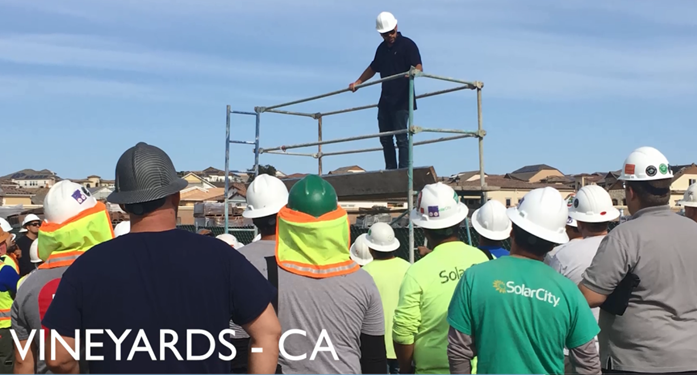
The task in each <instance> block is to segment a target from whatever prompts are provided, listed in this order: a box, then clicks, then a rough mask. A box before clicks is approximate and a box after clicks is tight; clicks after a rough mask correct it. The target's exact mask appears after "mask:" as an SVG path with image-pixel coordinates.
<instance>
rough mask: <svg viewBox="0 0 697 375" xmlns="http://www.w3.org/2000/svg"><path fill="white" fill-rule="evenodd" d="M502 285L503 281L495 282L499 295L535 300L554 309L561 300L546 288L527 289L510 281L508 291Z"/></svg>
mask: <svg viewBox="0 0 697 375" xmlns="http://www.w3.org/2000/svg"><path fill="white" fill-rule="evenodd" d="M502 284H503V282H502V281H501V280H496V281H494V288H495V289H496V290H497V291H498V292H499V293H512V294H517V295H521V296H523V297H528V298H535V299H537V300H540V301H545V302H548V303H550V304H552V305H554V307H557V305H558V304H559V300H560V299H561V298H559V297H557V296H555V295H554V294H552V293H551V292H549V291H547V290H546V289H544V288H539V289H532V288H528V287H526V286H525V284H522V285H516V284H515V283H514V282H513V281H509V282H507V283H506V289H504V288H503V285H502Z"/></svg>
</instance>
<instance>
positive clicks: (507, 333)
mask: <svg viewBox="0 0 697 375" xmlns="http://www.w3.org/2000/svg"><path fill="white" fill-rule="evenodd" d="M449 323H450V324H451V325H452V326H453V327H454V328H455V329H457V330H458V331H460V332H463V333H465V334H468V335H470V336H473V337H475V338H476V339H475V343H476V348H477V360H478V361H477V372H479V373H483V374H506V373H511V374H518V373H545V374H561V373H563V372H564V354H563V348H564V346H565V345H566V346H568V347H569V348H575V347H578V346H580V345H583V344H586V343H587V342H589V341H591V340H592V339H593V337H594V336H595V335H596V333H597V332H598V329H597V328H598V326H597V324H596V322H595V319H594V318H593V315H592V314H591V312H590V309H589V308H588V305H587V303H586V301H585V299H584V298H583V295H582V294H581V292H580V291H579V290H578V287H577V286H576V285H575V284H574V283H573V282H571V281H570V280H569V279H567V278H565V277H563V276H561V275H560V274H559V273H557V272H556V271H554V270H553V269H552V268H550V267H548V266H546V265H545V264H543V263H542V262H540V261H536V260H532V259H526V258H519V257H514V256H507V257H503V258H500V259H496V260H493V261H490V262H487V263H484V264H480V265H476V266H473V267H472V268H470V269H469V270H467V272H465V275H464V279H463V281H462V283H461V285H460V286H459V288H458V290H457V291H456V292H455V294H454V296H453V302H452V305H451V311H450V316H449Z"/></svg>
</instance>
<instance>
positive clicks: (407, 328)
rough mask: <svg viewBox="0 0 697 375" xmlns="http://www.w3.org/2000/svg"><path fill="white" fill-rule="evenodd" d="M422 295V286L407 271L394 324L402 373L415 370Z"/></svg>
mask: <svg viewBox="0 0 697 375" xmlns="http://www.w3.org/2000/svg"><path fill="white" fill-rule="evenodd" d="M422 293H423V291H422V289H421V286H420V285H419V284H418V283H417V282H416V280H414V278H413V277H412V276H411V275H410V274H409V272H408V271H407V274H406V275H405V276H404V280H403V281H402V286H401V287H400V288H399V303H398V304H397V309H395V312H394V319H393V324H392V340H393V341H394V351H395V354H396V355H397V361H398V362H399V370H400V372H402V373H411V372H412V370H413V366H412V359H413V357H414V336H415V335H416V333H417V331H418V329H419V325H420V324H421V308H420V305H421V294H422Z"/></svg>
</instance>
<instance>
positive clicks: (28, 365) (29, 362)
mask: <svg viewBox="0 0 697 375" xmlns="http://www.w3.org/2000/svg"><path fill="white" fill-rule="evenodd" d="M26 345H27V340H19V346H15V365H14V369H15V372H14V373H15V374H35V372H34V352H33V346H34V345H33V344H31V343H30V344H29V348H28V350H27V355H25V356H24V357H22V353H20V351H19V348H20V347H22V348H24V347H26Z"/></svg>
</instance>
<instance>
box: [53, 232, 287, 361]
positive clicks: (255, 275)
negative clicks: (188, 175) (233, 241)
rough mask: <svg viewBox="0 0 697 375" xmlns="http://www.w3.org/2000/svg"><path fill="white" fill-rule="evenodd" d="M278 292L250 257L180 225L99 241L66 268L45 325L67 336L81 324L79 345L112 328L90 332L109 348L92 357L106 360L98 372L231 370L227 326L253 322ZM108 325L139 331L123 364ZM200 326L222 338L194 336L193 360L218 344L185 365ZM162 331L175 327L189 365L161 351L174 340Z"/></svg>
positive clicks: (128, 341)
mask: <svg viewBox="0 0 697 375" xmlns="http://www.w3.org/2000/svg"><path fill="white" fill-rule="evenodd" d="M275 293H276V290H275V288H274V287H273V286H271V284H269V282H268V281H267V280H266V279H265V278H264V276H262V275H261V274H260V273H259V271H257V269H256V268H254V267H253V266H252V265H251V264H250V263H249V262H248V261H247V260H246V258H245V257H244V256H242V255H241V254H240V253H239V252H237V251H236V250H234V249H233V248H231V247H230V246H229V245H228V244H226V243H225V242H223V241H221V240H219V239H216V238H211V237H206V236H202V235H198V234H195V233H190V232H187V231H183V230H179V229H174V230H169V231H165V232H152V233H129V234H126V235H123V236H120V237H117V238H115V239H113V240H110V241H107V242H104V243H102V244H99V245H97V246H94V247H93V248H91V249H90V250H88V251H87V252H86V253H85V254H83V255H81V256H80V257H79V258H78V259H77V260H76V261H75V262H74V263H73V264H72V265H71V266H70V267H68V269H67V270H66V272H65V273H64V274H63V277H62V279H61V281H60V284H59V286H58V290H57V291H56V294H55V297H54V299H53V301H52V302H51V305H50V307H49V308H48V311H47V312H46V315H45V317H44V319H43V321H42V324H43V325H44V326H45V327H46V328H47V329H55V330H56V331H57V332H58V333H60V334H61V335H63V336H68V337H74V336H75V330H76V329H79V330H80V332H81V338H80V343H81V344H83V343H84V340H85V336H84V332H85V330H86V329H103V330H105V331H104V333H103V334H94V335H92V336H91V341H92V342H93V343H102V347H93V348H92V349H91V353H90V354H92V355H101V356H104V360H102V361H90V362H89V372H90V373H134V372H135V373H141V374H142V373H160V374H166V373H229V372H230V362H229V361H223V360H222V359H220V358H219V353H220V354H221V355H223V356H229V355H230V354H231V350H230V349H229V348H228V347H227V346H226V345H225V344H228V342H229V341H230V337H229V335H228V337H226V338H225V341H224V342H223V341H221V338H220V336H219V334H220V332H221V331H223V330H225V329H229V328H230V320H232V321H234V322H235V323H236V324H238V325H244V324H247V323H249V322H251V321H253V320H254V319H255V318H257V317H258V316H259V315H260V314H261V313H262V312H263V311H264V310H265V309H266V307H267V306H268V305H269V303H270V302H271V300H272V297H273V296H274V295H275ZM107 329H109V330H111V331H112V333H113V334H114V335H115V336H116V337H117V338H118V337H122V335H124V334H125V333H126V330H129V329H130V330H131V332H130V333H128V334H127V335H126V336H125V339H124V340H123V342H122V343H121V353H120V354H121V358H120V360H117V358H116V356H115V355H116V344H115V343H114V340H113V339H112V338H111V337H110V336H109V334H108V333H107V332H106V330H107ZM193 329H197V330H204V331H206V332H208V333H209V334H210V335H211V336H212V338H213V339H214V343H213V345H210V342H209V339H208V338H207V337H206V336H205V335H200V334H193V335H192V336H191V337H192V339H191V341H190V342H191V348H192V353H191V354H192V355H193V356H201V355H205V354H206V353H207V352H208V351H209V347H211V346H212V347H213V348H214V350H213V353H212V355H211V356H210V357H208V359H206V360H189V361H187V331H188V330H193ZM141 330H142V332H144V336H142V337H139V336H138V334H139V332H140V331H141ZM164 330H172V331H174V332H175V333H176V335H177V342H176V344H175V345H174V347H175V348H176V349H177V352H178V353H179V355H180V356H181V358H182V359H183V361H179V360H178V359H177V356H176V354H175V353H174V352H173V351H172V350H170V349H168V348H165V349H164V354H165V357H164V358H162V357H161V356H160V355H161V353H160V348H161V347H163V346H165V345H161V342H164V343H165V344H166V343H167V342H172V341H174V339H173V336H172V335H169V334H164V333H163V332H165V331H164ZM161 334H164V340H163V341H161V340H160V335H161ZM143 337H146V338H147V342H145V340H144V339H143ZM228 345H230V344H228ZM148 346H149V347H150V348H151V351H148ZM134 348H135V350H136V351H134V352H133V357H132V358H131V359H130V360H129V356H130V355H131V353H132V351H133V349H134ZM84 354H85V353H84V351H81V355H82V356H84ZM151 354H152V355H154V358H152V357H151ZM237 355H247V353H237ZM83 358H84V357H83ZM163 359H164V360H163Z"/></svg>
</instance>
